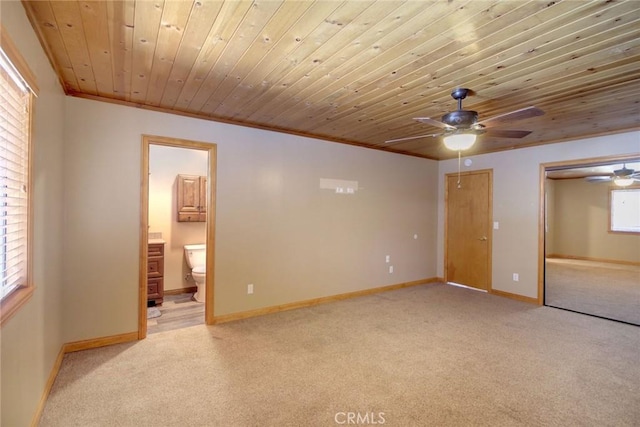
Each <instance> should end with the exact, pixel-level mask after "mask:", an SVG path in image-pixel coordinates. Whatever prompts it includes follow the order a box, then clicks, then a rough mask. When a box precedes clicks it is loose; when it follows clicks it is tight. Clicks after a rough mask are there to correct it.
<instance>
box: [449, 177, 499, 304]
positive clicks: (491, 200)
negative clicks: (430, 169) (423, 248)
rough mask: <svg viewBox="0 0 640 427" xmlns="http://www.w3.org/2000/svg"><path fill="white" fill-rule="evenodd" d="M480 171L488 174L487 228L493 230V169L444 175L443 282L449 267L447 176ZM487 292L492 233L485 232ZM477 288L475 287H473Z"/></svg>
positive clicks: (491, 286)
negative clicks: (486, 239)
mask: <svg viewBox="0 0 640 427" xmlns="http://www.w3.org/2000/svg"><path fill="white" fill-rule="evenodd" d="M481 173H488V174H489V187H488V193H489V194H487V197H488V199H489V200H488V205H489V215H488V224H487V227H488V230H489V231H490V232H491V231H493V228H492V223H493V169H478V170H474V171H467V172H451V173H446V174H445V175H444V269H443V270H444V281H445V283H448V282H449V268H448V265H449V264H448V262H447V261H448V259H447V258H448V253H449V250H448V249H449V236H448V234H449V224H448V211H449V177H451V176H453V177H458V176H461V177H462V176H466V175H477V174H481ZM487 234H489V235H488V236H487V238H488V241H487V257H488V259H487V263H488V265H487V276H488V277H487V285H488V286H487V292H489V293H491V292H492V291H493V272H492V264H493V233H487ZM474 289H477V288H474Z"/></svg>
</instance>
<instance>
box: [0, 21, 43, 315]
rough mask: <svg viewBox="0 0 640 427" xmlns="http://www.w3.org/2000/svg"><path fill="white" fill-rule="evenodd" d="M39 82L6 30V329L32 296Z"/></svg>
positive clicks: (1, 55) (2, 138)
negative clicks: (34, 153)
mask: <svg viewBox="0 0 640 427" xmlns="http://www.w3.org/2000/svg"><path fill="white" fill-rule="evenodd" d="M36 90H37V89H36V86H35V80H34V79H33V76H32V74H31V72H30V71H29V68H28V67H27V66H26V63H25V61H24V60H23V59H22V57H21V56H20V54H19V53H18V51H17V49H16V48H15V46H14V45H13V43H12V41H11V39H10V38H9V36H8V35H7V34H6V32H5V31H4V29H3V28H0V324H4V322H5V321H7V320H8V319H9V317H11V316H12V315H13V314H14V313H15V312H16V311H17V310H18V309H19V308H20V307H21V306H22V305H23V304H24V303H25V302H26V301H27V300H28V299H29V298H30V297H31V295H32V293H33V284H32V282H31V256H30V254H31V234H32V233H31V229H32V228H31V222H32V221H31V214H30V212H31V179H30V178H31V177H30V171H31V118H32V103H33V96H34V95H35V94H36Z"/></svg>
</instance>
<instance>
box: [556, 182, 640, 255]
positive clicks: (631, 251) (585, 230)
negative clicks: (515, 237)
mask: <svg viewBox="0 0 640 427" xmlns="http://www.w3.org/2000/svg"><path fill="white" fill-rule="evenodd" d="M610 188H611V185H610V184H609V183H607V182H604V183H597V182H587V181H585V180H584V179H562V180H556V181H555V210H554V211H553V217H554V218H555V222H556V224H557V225H556V227H557V229H556V233H555V235H554V243H553V247H554V251H553V252H552V253H551V254H553V255H559V256H569V257H581V258H592V259H597V260H613V261H630V262H640V235H637V234H626V233H610V232H609V231H608V230H609V189H610ZM550 213H551V212H550ZM639 215H640V213H639Z"/></svg>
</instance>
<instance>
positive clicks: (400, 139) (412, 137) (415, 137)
mask: <svg viewBox="0 0 640 427" xmlns="http://www.w3.org/2000/svg"><path fill="white" fill-rule="evenodd" d="M440 135H442V134H441V133H431V134H429V135H418V136H407V137H406V138H396V139H389V140H387V141H385V142H384V143H385V144H389V143H391V142H400V141H408V140H410V139H419V138H433V137H436V136H440Z"/></svg>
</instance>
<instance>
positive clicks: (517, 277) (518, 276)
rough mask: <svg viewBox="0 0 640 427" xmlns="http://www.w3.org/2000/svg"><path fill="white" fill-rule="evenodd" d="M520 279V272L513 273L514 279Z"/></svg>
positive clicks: (515, 280)
mask: <svg viewBox="0 0 640 427" xmlns="http://www.w3.org/2000/svg"><path fill="white" fill-rule="evenodd" d="M519 280H520V275H519V274H518V273H513V281H514V282H517V281H519Z"/></svg>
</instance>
